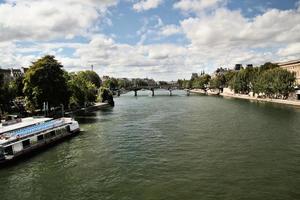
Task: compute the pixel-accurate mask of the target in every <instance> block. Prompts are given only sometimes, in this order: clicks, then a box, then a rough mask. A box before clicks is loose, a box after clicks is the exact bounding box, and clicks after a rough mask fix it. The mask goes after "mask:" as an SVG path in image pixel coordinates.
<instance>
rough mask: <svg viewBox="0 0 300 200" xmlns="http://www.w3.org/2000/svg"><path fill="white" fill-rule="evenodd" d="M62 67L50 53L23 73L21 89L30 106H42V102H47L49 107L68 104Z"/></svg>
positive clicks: (34, 107)
mask: <svg viewBox="0 0 300 200" xmlns="http://www.w3.org/2000/svg"><path fill="white" fill-rule="evenodd" d="M62 67H63V66H62V65H61V64H60V63H59V62H58V61H57V60H56V59H55V57H54V56H50V55H46V56H44V57H42V58H40V59H38V60H37V61H35V62H33V63H32V65H31V66H30V68H29V69H28V71H27V72H26V73H25V77H24V90H23V91H24V94H25V97H26V101H27V105H28V106H29V107H30V108H32V109H36V108H42V107H43V102H48V105H49V107H50V108H51V106H53V107H55V106H60V105H61V104H63V105H65V106H67V105H68V102H69V97H70V95H69V91H68V87H67V80H66V78H65V76H64V74H65V73H64V70H63V69H62Z"/></svg>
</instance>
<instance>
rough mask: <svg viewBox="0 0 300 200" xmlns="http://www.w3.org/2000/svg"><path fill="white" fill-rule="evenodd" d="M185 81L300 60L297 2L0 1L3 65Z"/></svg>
mask: <svg viewBox="0 0 300 200" xmlns="http://www.w3.org/2000/svg"><path fill="white" fill-rule="evenodd" d="M48 54H50V55H54V56H55V57H56V59H57V60H58V61H60V62H61V63H62V64H63V65H64V68H65V69H66V70H67V71H79V70H89V69H91V65H93V66H94V70H95V71H96V72H97V73H98V74H99V75H100V76H103V75H108V76H114V77H119V78H122V77H128V78H137V77H140V78H154V79H155V80H168V81H170V80H177V79H179V78H180V79H183V78H185V79H188V78H190V76H191V73H199V72H201V71H203V70H204V71H205V72H207V73H212V72H213V71H214V70H215V69H216V68H218V67H228V68H231V67H233V66H234V65H235V64H237V63H241V64H244V65H246V64H254V65H261V64H263V63H265V62H268V61H270V62H280V61H287V60H294V59H300V1H299V0H0V67H1V68H11V67H14V68H20V67H29V66H30V64H31V63H32V62H33V61H35V60H37V59H39V58H41V57H42V56H44V55H48Z"/></svg>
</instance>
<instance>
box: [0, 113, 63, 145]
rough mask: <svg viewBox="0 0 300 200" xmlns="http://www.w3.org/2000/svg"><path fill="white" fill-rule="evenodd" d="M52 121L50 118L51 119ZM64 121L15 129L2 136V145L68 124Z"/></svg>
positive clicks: (58, 120) (47, 122)
mask: <svg viewBox="0 0 300 200" xmlns="http://www.w3.org/2000/svg"><path fill="white" fill-rule="evenodd" d="M49 119H50V118H49ZM66 123H67V121H65V120H64V119H56V120H51V121H42V122H41V123H37V124H34V125H30V126H26V127H23V128H19V129H15V130H12V131H9V132H6V133H3V134H2V135H0V144H3V143H6V142H9V141H12V140H14V139H16V138H23V137H26V136H29V135H33V134H35V133H40V132H43V131H46V130H50V129H53V128H56V127H59V126H62V125H64V124H66Z"/></svg>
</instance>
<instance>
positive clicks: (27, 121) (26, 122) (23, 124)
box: [0, 117, 52, 135]
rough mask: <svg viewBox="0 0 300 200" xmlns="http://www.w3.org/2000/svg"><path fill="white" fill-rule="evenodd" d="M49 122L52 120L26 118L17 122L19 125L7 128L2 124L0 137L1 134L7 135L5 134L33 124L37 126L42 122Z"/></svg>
mask: <svg viewBox="0 0 300 200" xmlns="http://www.w3.org/2000/svg"><path fill="white" fill-rule="evenodd" d="M50 120H52V118H46V117H40V118H34V117H27V118H23V119H22V122H19V123H16V124H12V125H8V126H3V125H2V124H0V135H1V134H3V133H7V132H10V131H14V130H17V129H20V128H24V127H28V126H32V125H34V124H38V123H42V122H46V121H50Z"/></svg>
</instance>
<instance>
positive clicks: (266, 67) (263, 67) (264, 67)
mask: <svg viewBox="0 0 300 200" xmlns="http://www.w3.org/2000/svg"><path fill="white" fill-rule="evenodd" d="M278 67H279V65H277V64H274V63H271V62H266V63H265V64H263V65H261V66H260V70H261V71H265V70H269V69H274V68H278Z"/></svg>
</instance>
